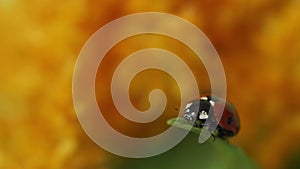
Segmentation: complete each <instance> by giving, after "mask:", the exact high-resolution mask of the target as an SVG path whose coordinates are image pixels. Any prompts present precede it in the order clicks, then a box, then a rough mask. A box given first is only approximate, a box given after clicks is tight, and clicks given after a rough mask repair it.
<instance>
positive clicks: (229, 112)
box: [213, 100, 240, 136]
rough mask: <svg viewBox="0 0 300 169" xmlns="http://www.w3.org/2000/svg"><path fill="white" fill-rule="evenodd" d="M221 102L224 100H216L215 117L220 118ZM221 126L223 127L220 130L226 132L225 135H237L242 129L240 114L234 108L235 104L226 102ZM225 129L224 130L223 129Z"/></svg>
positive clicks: (220, 122)
mask: <svg viewBox="0 0 300 169" xmlns="http://www.w3.org/2000/svg"><path fill="white" fill-rule="evenodd" d="M221 103H222V101H220V100H219V101H216V103H215V104H214V106H213V109H214V111H213V112H214V116H215V119H218V118H220V115H221ZM223 103H224V102H223ZM219 127H220V128H221V129H220V130H221V131H219V132H220V133H221V134H222V132H225V133H226V134H225V135H229V136H230V135H232V136H233V135H236V134H237V133H238V132H239V130H240V121H239V117H238V114H237V112H236V110H235V108H234V106H233V105H232V104H231V103H229V102H226V103H225V107H224V110H223V113H222V117H221V119H220V121H219ZM222 130H223V131H222Z"/></svg>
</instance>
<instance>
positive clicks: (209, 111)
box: [184, 95, 240, 138]
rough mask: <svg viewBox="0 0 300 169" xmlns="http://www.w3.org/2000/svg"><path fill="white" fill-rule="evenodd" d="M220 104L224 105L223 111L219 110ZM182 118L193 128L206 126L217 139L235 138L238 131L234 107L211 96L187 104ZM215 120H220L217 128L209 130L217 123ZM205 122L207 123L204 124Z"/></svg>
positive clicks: (237, 119)
mask: <svg viewBox="0 0 300 169" xmlns="http://www.w3.org/2000/svg"><path fill="white" fill-rule="evenodd" d="M222 104H224V105H225V106H224V110H222V109H221V105H222ZM220 116H221V117H220ZM184 118H185V119H186V120H187V121H188V122H189V123H191V124H192V125H193V126H194V127H198V128H203V127H204V126H207V127H208V129H209V130H210V131H211V132H212V135H213V136H216V137H219V138H225V137H232V136H235V135H236V134H237V133H238V132H239V130H240V122H239V117H238V114H237V112H236V109H235V107H234V106H233V105H232V104H231V103H229V102H227V101H226V100H224V99H221V98H218V97H215V96H211V95H205V96H202V97H200V99H196V100H192V101H190V102H188V103H187V104H186V107H185V114H184ZM216 119H220V121H219V123H218V125H217V128H216V129H211V128H210V126H211V124H212V123H217V120H216ZM206 121H207V123H205V122H206Z"/></svg>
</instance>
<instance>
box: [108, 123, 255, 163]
mask: <svg viewBox="0 0 300 169" xmlns="http://www.w3.org/2000/svg"><path fill="white" fill-rule="evenodd" d="M167 124H169V125H174V126H176V127H178V128H180V129H183V130H186V129H190V128H191V126H190V124H188V123H187V122H186V121H185V120H184V119H170V120H168V122H167ZM190 131H191V132H190V133H189V134H188V135H187V136H186V137H185V138H184V139H183V140H182V141H181V142H180V143H179V144H178V145H176V146H175V147H174V148H172V149H171V150H169V151H167V152H165V153H163V154H160V155H157V156H154V157H149V158H143V159H129V158H121V157H114V158H112V159H111V163H113V164H114V166H112V165H110V168H113V169H201V168H204V169H241V168H243V169H257V168H258V167H257V166H256V164H254V163H253V161H252V160H251V159H249V157H247V156H246V154H245V153H244V152H243V150H242V149H240V148H239V147H237V146H234V145H231V144H230V143H228V142H227V141H226V140H223V139H219V138H216V139H213V138H210V139H208V140H207V141H206V142H204V143H201V144H200V143H199V142H198V139H199V138H198V137H199V133H200V132H201V129H200V128H196V127H192V128H191V130H190ZM145 146H147V145H145ZM116 162H118V163H116Z"/></svg>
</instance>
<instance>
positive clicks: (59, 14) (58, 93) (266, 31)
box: [0, 0, 300, 169]
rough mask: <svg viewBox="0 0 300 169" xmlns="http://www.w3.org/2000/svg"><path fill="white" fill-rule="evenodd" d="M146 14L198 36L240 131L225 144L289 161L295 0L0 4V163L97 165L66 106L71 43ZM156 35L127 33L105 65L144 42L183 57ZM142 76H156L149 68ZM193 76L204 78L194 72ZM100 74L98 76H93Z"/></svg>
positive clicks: (275, 162) (295, 76)
mask: <svg viewBox="0 0 300 169" xmlns="http://www.w3.org/2000/svg"><path fill="white" fill-rule="evenodd" d="M146 11H153V12H166V13H170V14H175V15H177V16H180V17H182V18H185V19H187V20H189V21H190V22H192V23H193V24H195V25H197V26H198V27H199V28H200V29H201V30H202V31H203V32H204V33H205V34H206V35H207V36H208V38H209V39H210V40H211V42H212V43H213V45H214V46H215V48H216V50H217V51H218V53H219V55H220V58H221V60H222V63H223V66H224V69H225V73H226V78H227V87H228V89H227V92H228V99H229V100H230V101H231V102H232V103H233V104H234V105H235V106H236V108H237V110H238V112H239V116H240V120H241V131H240V133H239V134H238V136H237V137H235V138H233V139H232V140H231V142H232V143H233V144H236V145H238V146H240V147H241V148H243V149H244V150H245V152H246V153H247V154H248V155H249V157H250V158H252V159H253V160H254V161H255V162H257V163H258V164H259V166H261V168H270V169H273V168H274V169H279V168H285V167H286V166H287V165H289V159H290V158H292V157H293V156H294V154H295V153H297V152H296V150H297V149H298V150H299V149H300V146H299V144H298V143H299V141H300V104H299V101H300V99H299V97H298V94H299V93H300V87H299V86H300V31H299V30H300V24H299V21H300V1H298V0H288V1H279V0H275V1H274V0H273V1H271V0H265V1H258V0H254V1H246V0H237V1H232V0H223V1H211V0H201V1H193V0H188V1H181V0H174V1H167V0H154V1H140V0H128V1H119V0H110V1H108V0H102V1H91V0H90V1H84V0H73V1H70V0H67V1H61V2H60V1H50V0H44V1H34V0H28V1H20V0H2V1H0V36H1V41H0V51H1V62H0V70H1V71H0V79H1V83H0V104H1V105H0V168H1V169H2V168H5V169H6V168H12V169H14V168H16V169H18V168H30V169H35V168H51V169H52V168H82V169H83V168H107V167H106V166H105V165H104V163H105V160H106V159H107V153H106V152H105V151H103V150H102V149H100V148H99V147H98V146H97V145H96V144H95V143H93V142H92V141H91V140H90V139H89V138H88V136H87V135H86V134H85V133H84V131H83V129H82V128H81V126H80V124H79V122H78V120H77V117H76V113H75V111H74V108H73V103H72V74H73V69H74V65H75V61H76V58H77V56H78V54H79V52H80V49H81V47H82V46H83V45H84V43H85V42H86V41H87V39H88V38H89V36H91V35H92V34H93V33H94V32H95V31H96V30H97V29H99V28H100V27H101V26H103V25H104V24H106V23H108V22H110V21H112V20H113V19H117V18H119V17H121V16H124V15H127V14H132V13H136V12H146ZM147 38H150V39H151V38H153V37H147ZM159 39H160V38H159V37H158V38H153V40H151V41H143V38H141V37H136V39H134V38H133V39H131V40H130V39H128V42H127V43H121V44H119V45H118V46H117V47H115V48H114V50H112V51H111V52H110V53H109V56H110V57H107V58H114V57H113V56H117V57H115V58H117V59H115V60H114V59H110V60H109V61H108V62H111V64H113V63H117V62H118V61H119V60H120V57H124V56H126V55H128V54H129V53H131V52H132V51H134V50H137V49H140V48H143V47H150V46H151V47H161V48H165V49H169V50H173V51H174V53H177V54H178V55H180V56H181V57H183V58H184V57H187V56H186V55H192V53H191V52H190V51H189V50H188V49H186V48H185V47H180V46H181V45H182V44H179V43H176V42H173V41H172V40H159ZM162 39H163V38H162ZM133 40H136V42H133ZM137 44H139V46H138V47H135V45H137ZM140 44H144V45H140ZM129 46H131V47H129ZM199 64H200V65H201V63H199ZM192 66H193V65H192ZM104 68H105V67H104ZM106 68H107V69H108V68H109V66H107V67H106ZM194 73H196V74H197V72H194ZM149 75H150V76H156V75H157V72H149ZM198 75H199V76H201V75H205V71H204V69H203V72H200V73H199V72H198ZM105 78H108V77H101V75H99V78H98V79H102V80H105ZM160 80H161V81H162V84H159V85H158V87H160V88H162V89H166V90H167V91H168V94H169V95H170V96H169V97H170V98H172V96H173V95H174V96H178V93H177V92H172V90H174V91H177V89H176V87H175V88H170V87H169V86H168V85H167V86H166V85H164V84H165V83H166V84H168V83H172V84H173V82H172V80H170V78H169V77H165V76H161V77H160ZM136 81H137V82H136V83H134V84H133V89H138V90H139V91H143V89H144V90H146V92H145V94H141V95H139V94H138V92H133V93H132V100H133V102H135V103H137V106H138V105H141V107H143V106H144V107H147V106H148V105H147V102H144V101H143V100H145V98H146V97H147V95H146V94H147V93H148V91H149V90H150V89H151V88H152V87H153V86H155V85H151V84H150V85H149V84H148V83H147V84H148V86H147V87H145V88H144V86H143V87H141V85H142V84H144V83H143V82H144V80H142V76H141V77H137V79H136ZM164 81H165V83H163V82H164ZM198 83H199V84H200V87H201V89H203V90H207V89H208V88H209V83H208V82H207V77H203V78H202V79H199V80H198ZM155 87H156V86H155ZM101 89H102V88H100V89H99V90H98V91H97V92H99V93H98V96H99V95H100V96H99V100H100V101H101V98H102V101H103V102H104V103H103V104H104V105H105V104H106V103H105V97H101V92H102V95H103V92H104V95H105V92H107V91H105V90H102V91H101ZM103 98H104V99H103ZM174 98H176V97H174ZM141 100H142V102H141V103H140V101H141ZM107 102H108V103H109V104H108V105H111V103H110V101H107ZM169 104H170V105H168V106H169V107H167V108H168V110H173V107H174V105H176V104H178V100H176V99H173V103H172V99H171V101H170V103H169ZM111 107H112V106H111ZM111 107H107V108H106V109H111ZM172 115H174V113H169V114H168V113H167V114H166V115H165V117H166V118H169V117H172ZM115 116H117V115H114V116H111V117H108V118H111V119H110V121H111V124H115V125H116V128H118V129H119V130H122V129H123V130H124V131H123V132H126V131H129V134H131V135H135V136H141V137H143V136H147V134H145V135H144V134H142V135H139V134H138V132H137V131H139V130H136V129H134V125H133V124H128V122H127V121H125V120H124V119H123V120H122V119H121V118H119V117H116V118H113V117H115ZM163 120H165V119H161V120H160V121H158V122H160V123H163V122H164V121H163ZM118 126H123V127H118ZM124 126H125V127H124ZM143 127H145V129H146V130H145V131H146V133H150V134H156V133H159V132H162V131H163V130H162V128H160V127H159V125H158V127H153V126H152V127H151V126H150V124H149V125H148V126H143ZM162 127H163V125H162ZM163 129H164V128H163ZM131 131H133V132H131ZM298 154H299V153H298Z"/></svg>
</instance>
